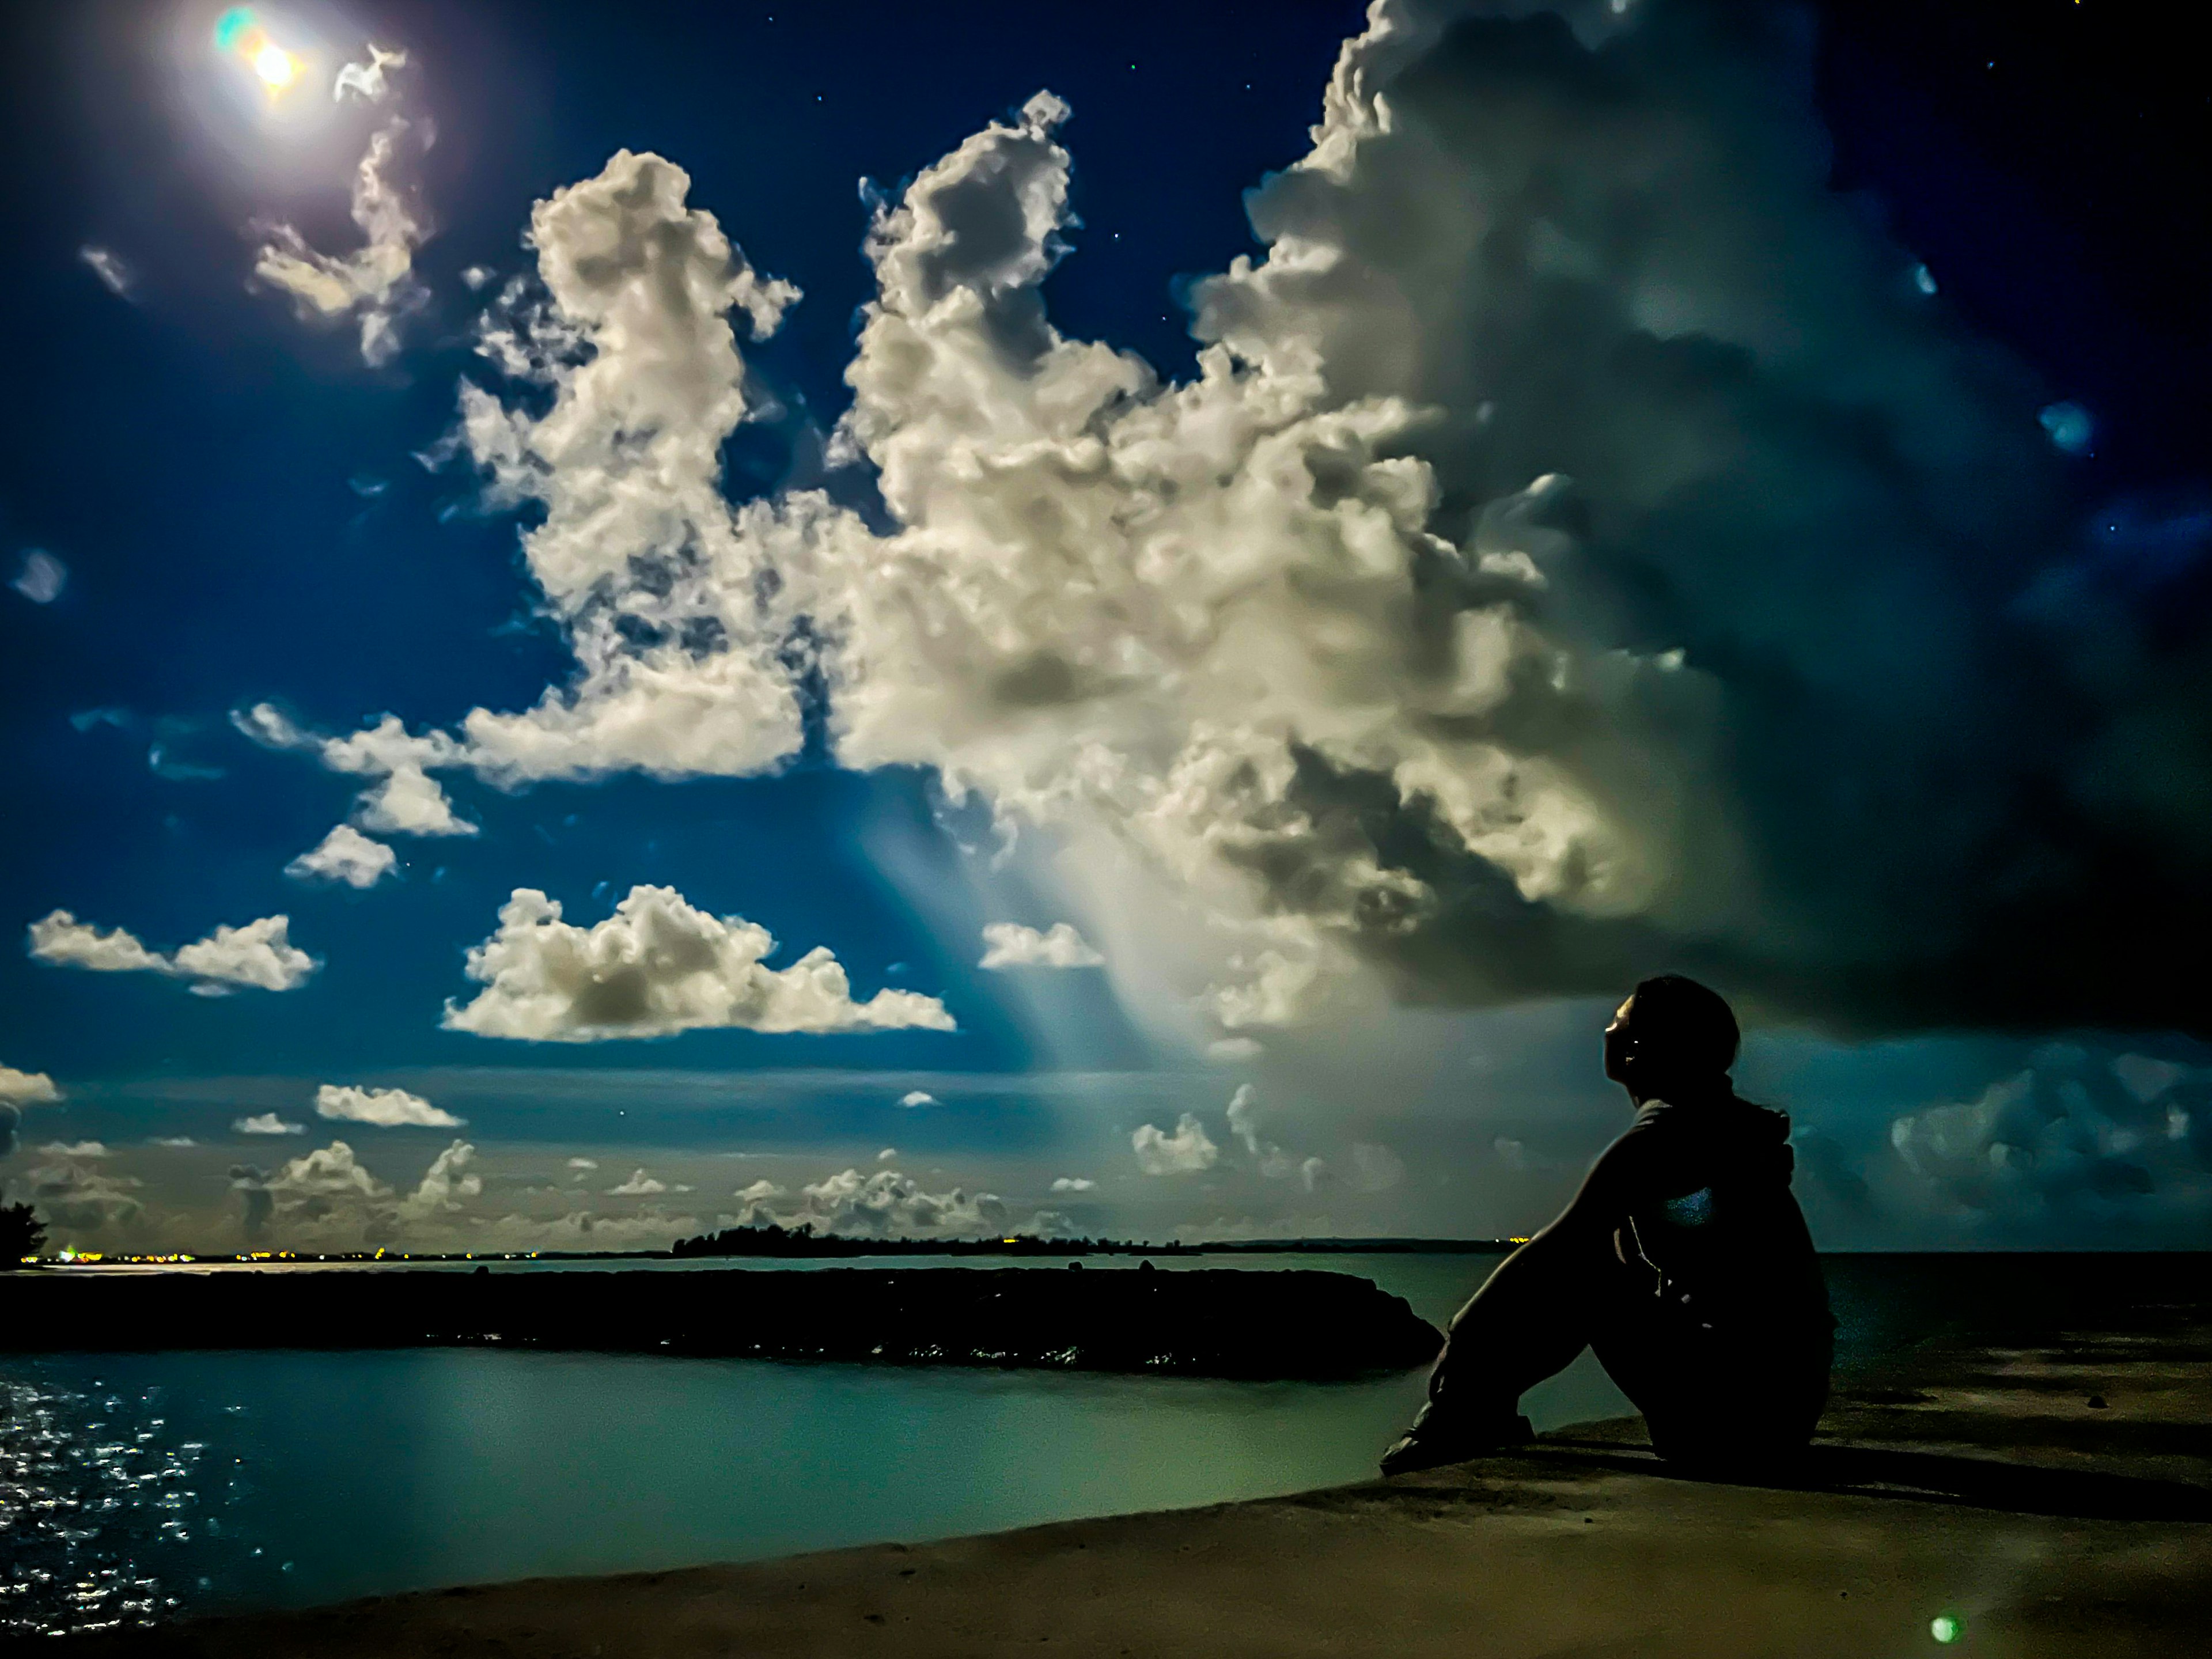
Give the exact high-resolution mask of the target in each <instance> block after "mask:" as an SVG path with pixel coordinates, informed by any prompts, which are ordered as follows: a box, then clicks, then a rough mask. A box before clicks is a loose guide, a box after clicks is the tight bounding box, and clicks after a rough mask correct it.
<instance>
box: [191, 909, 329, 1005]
mask: <svg viewBox="0 0 2212 1659" xmlns="http://www.w3.org/2000/svg"><path fill="white" fill-rule="evenodd" d="M289 927H290V923H289V921H287V919H286V918H284V917H283V916H264V917H262V918H261V919H260V920H259V921H249V922H247V923H246V924H245V926H243V927H217V928H216V930H215V932H213V933H210V934H209V935H208V936H207V937H206V938H205V939H197V940H195V941H193V942H192V943H191V944H190V945H185V946H182V947H181V948H180V949H179V951H177V954H176V957H175V958H174V962H173V969H172V971H173V972H175V973H178V974H181V975H185V976H186V977H187V978H190V979H192V980H194V981H197V983H196V984H195V985H194V986H193V987H192V988H193V989H195V990H204V989H206V988H208V987H210V986H231V985H251V986H255V987H258V988H260V989H262V990H264V991H295V990H297V989H298V988H299V987H301V986H302V985H305V984H306V983H307V981H308V979H309V978H310V977H311V976H312V975H313V974H314V972H315V970H316V969H318V968H319V967H320V966H321V965H322V964H321V963H319V962H317V961H316V960H315V959H314V958H313V957H311V956H309V955H308V954H307V952H306V951H302V950H301V949H300V948H299V947H298V946H297V945H294V944H293V943H292V942H291V940H290V939H289V937H288V929H289Z"/></svg>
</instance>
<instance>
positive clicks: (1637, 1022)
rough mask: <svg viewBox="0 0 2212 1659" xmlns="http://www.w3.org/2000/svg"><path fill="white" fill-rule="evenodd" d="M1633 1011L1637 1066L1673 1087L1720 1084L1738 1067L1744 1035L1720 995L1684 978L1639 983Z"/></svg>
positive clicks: (1675, 976) (1676, 976)
mask: <svg viewBox="0 0 2212 1659" xmlns="http://www.w3.org/2000/svg"><path fill="white" fill-rule="evenodd" d="M1635 999H1636V1000H1635V1002H1634V1005H1633V1006H1632V1008H1631V1009H1630V1012H1629V1017H1628V1028H1629V1031H1630V1034H1631V1036H1633V1038H1634V1039H1635V1042H1636V1064H1637V1068H1638V1070H1639V1071H1641V1072H1642V1073H1644V1075H1645V1076H1646V1077H1648V1078H1651V1079H1664V1080H1665V1081H1667V1082H1669V1083H1700V1082H1707V1081H1713V1080H1717V1079H1720V1078H1723V1077H1725V1076H1726V1075H1727V1074H1728V1071H1729V1067H1730V1066H1734V1065H1735V1054H1736V1049H1737V1048H1739V1047H1740V1046H1741V1043H1742V1042H1743V1033H1742V1032H1741V1030H1738V1029H1737V1027H1736V1023H1735V1014H1734V1013H1733V1012H1731V1011H1730V1010H1729V1006H1728V1003H1727V1001H1726V1000H1724V999H1723V997H1722V996H1721V994H1720V993H1719V992H1717V991H1714V990H1711V989H1708V988H1707V987H1705V986H1703V985H1700V984H1699V983H1698V981H1695V980H1693V979H1686V978H1685V977H1684V976H1683V975H1680V974H1660V975H1656V977H1654V978H1651V979H1647V980H1644V981H1642V982H1641V983H1639V984H1638V986H1637V987H1636V991H1635Z"/></svg>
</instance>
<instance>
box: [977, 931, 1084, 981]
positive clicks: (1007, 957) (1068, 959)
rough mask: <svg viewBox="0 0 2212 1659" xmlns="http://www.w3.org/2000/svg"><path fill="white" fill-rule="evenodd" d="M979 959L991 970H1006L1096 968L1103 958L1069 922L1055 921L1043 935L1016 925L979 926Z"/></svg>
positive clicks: (982, 964) (983, 965)
mask: <svg viewBox="0 0 2212 1659" xmlns="http://www.w3.org/2000/svg"><path fill="white" fill-rule="evenodd" d="M983 947H984V948H983V959H982V961H981V963H980V964H979V965H981V966H982V967H985V968H989V969H1007V968H1097V967H1099V966H1101V965H1102V964H1103V963H1104V962H1105V960H1106V958H1105V957H1103V956H1101V955H1099V954H1098V952H1097V951H1095V950H1093V949H1092V948H1091V945H1089V944H1087V943H1086V942H1085V939H1084V937H1083V935H1082V934H1080V933H1077V932H1076V931H1075V927H1074V925H1073V923H1071V922H1065V921H1055V922H1054V923H1053V925H1052V926H1051V927H1048V928H1047V929H1046V930H1045V931H1044V932H1042V933H1039V932H1038V931H1037V930H1036V928H1034V927H1024V926H1022V924H1021V923H1020V922H1018V921H987V922H985V923H984V924H983Z"/></svg>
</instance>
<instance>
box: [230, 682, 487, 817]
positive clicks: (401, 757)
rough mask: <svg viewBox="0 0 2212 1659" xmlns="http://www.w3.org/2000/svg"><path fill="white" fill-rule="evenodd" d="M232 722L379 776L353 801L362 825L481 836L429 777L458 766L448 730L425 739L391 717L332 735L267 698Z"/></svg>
mask: <svg viewBox="0 0 2212 1659" xmlns="http://www.w3.org/2000/svg"><path fill="white" fill-rule="evenodd" d="M231 720H232V723H233V724H234V725H235V726H237V727H238V729H239V730H240V732H244V733H245V734H246V736H247V737H249V738H252V739H253V741H254V742H256V743H258V744H262V745H263V746H264V747H265V748H270V749H292V750H304V751H306V752H307V753H310V754H313V755H314V756H315V757H317V758H318V759H319V760H320V761H321V762H322V763H323V764H324V765H325V766H326V767H328V768H329V769H331V771H333V772H344V773H349V774H351V775H355V776H359V777H368V778H371V779H373V780H374V782H372V783H371V784H370V785H369V787H368V788H366V789H364V790H362V793H361V796H360V799H358V800H357V801H356V803H355V805H354V822H355V823H356V824H358V825H359V826H360V827H361V828H362V829H374V830H375V831H377V832H378V833H379V834H380V835H387V836H473V835H475V834H476V833H477V826H476V825H475V824H473V823H470V822H469V821H468V820H467V819H465V818H464V817H461V816H460V814H459V813H458V812H456V811H454V810H453V801H452V800H451V799H449V798H448V797H447V793H446V791H445V788H444V787H443V786H442V785H441V784H440V783H439V781H437V780H436V779H435V778H434V777H432V776H431V775H430V770H431V769H433V768H436V767H451V766H454V765H458V764H459V758H460V754H461V750H460V746H459V744H456V743H455V742H454V741H453V739H452V738H449V737H447V735H446V734H445V733H444V732H425V733H423V734H422V735H421V736H419V737H418V736H416V734H414V733H412V732H409V731H408V729H407V728H406V726H404V724H403V723H402V722H401V721H400V720H399V719H398V716H396V715H392V714H386V715H385V716H384V718H383V719H381V720H378V721H377V722H376V723H375V724H374V725H373V726H363V727H362V729H361V730H360V731H358V732H351V733H349V735H347V736H345V737H343V738H332V737H325V736H322V735H320V734H319V733H316V732H307V731H304V730H302V729H301V727H300V726H296V725H295V724H294V723H293V722H292V721H291V720H289V718H287V717H286V715H285V714H283V712H282V711H281V710H279V709H277V708H274V707H272V706H271V705H270V704H268V703H257V704H255V705H254V706H253V707H252V708H246V709H240V710H239V711H238V712H237V713H235V714H233V715H232V716H231ZM387 850H388V849H387Z"/></svg>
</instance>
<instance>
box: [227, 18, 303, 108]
mask: <svg viewBox="0 0 2212 1659" xmlns="http://www.w3.org/2000/svg"><path fill="white" fill-rule="evenodd" d="M215 46H216V51H217V52H222V53H223V54H224V55H225V56H227V57H230V58H236V59H237V60H238V61H239V62H240V63H241V64H245V65H246V68H247V69H249V70H252V72H253V76H254V79H256V80H257V81H258V82H261V84H262V86H263V87H264V88H266V89H267V91H268V94H269V95H270V97H271V98H277V97H282V96H283V94H285V93H286V92H288V91H289V90H290V89H291V88H292V87H293V86H294V85H295V84H296V83H297V82H298V81H299V79H300V76H301V71H302V70H305V69H306V67H307V65H306V64H305V63H304V62H302V61H301V58H299V57H298V56H297V55H296V54H295V53H293V52H287V51H286V50H285V49H284V48H283V46H278V45H277V44H276V41H274V40H271V39H270V37H269V31H268V30H267V29H265V28H264V27H262V25H261V21H260V19H258V17H256V16H255V15H253V9H252V7H251V6H233V7H232V8H231V9H229V10H228V11H227V12H225V13H223V15H222V16H221V17H219V18H217V19H216V25H215Z"/></svg>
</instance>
